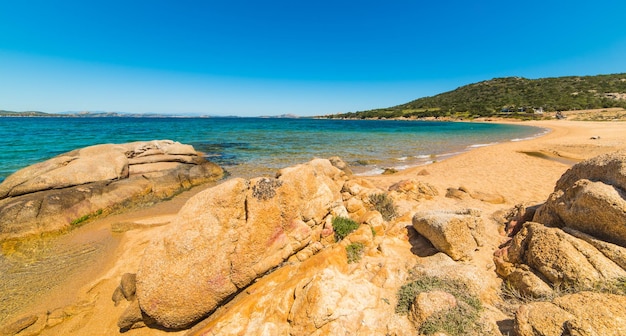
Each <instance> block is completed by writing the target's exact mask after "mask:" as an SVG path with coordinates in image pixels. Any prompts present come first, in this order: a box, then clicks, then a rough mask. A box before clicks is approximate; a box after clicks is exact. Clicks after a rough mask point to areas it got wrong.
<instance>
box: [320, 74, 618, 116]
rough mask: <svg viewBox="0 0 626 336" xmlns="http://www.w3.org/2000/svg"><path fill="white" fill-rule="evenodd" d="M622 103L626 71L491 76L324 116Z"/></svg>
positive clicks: (500, 111) (514, 111)
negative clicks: (383, 105) (437, 91)
mask: <svg viewBox="0 0 626 336" xmlns="http://www.w3.org/2000/svg"><path fill="white" fill-rule="evenodd" d="M610 107H622V108H626V73H621V74H612V75H597V76H570V77H554V78H541V79H526V78H521V77H506V78H494V79H491V80H487V81H483V82H479V83H474V84H469V85H465V86H462V87H459V88H457V89H456V90H453V91H449V92H445V93H441V94H438V95H436V96H432V97H425V98H419V99H416V100H413V101H411V102H408V103H406V104H402V105H397V106H393V107H388V108H380V109H373V110H367V111H358V112H350V113H341V114H334V115H329V116H326V117H328V118H355V119H366V118H368V119H369V118H379V119H380V118H402V117H405V118H427V117H457V118H472V117H490V116H505V117H507V116H508V117H515V116H517V115H528V114H540V113H541V112H544V111H545V112H550V111H570V110H582V109H601V108H610Z"/></svg>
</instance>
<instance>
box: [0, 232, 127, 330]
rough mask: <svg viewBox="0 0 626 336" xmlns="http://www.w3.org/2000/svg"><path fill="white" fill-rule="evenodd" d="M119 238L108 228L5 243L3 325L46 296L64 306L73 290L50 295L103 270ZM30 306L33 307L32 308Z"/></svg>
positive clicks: (0, 285) (0, 270)
mask: <svg viewBox="0 0 626 336" xmlns="http://www.w3.org/2000/svg"><path fill="white" fill-rule="evenodd" d="M117 244H118V239H116V238H115V237H114V236H113V235H111V233H110V231H109V230H108V229H102V230H86V229H83V230H81V229H80V228H79V229H77V230H75V231H73V232H69V233H67V234H64V235H60V236H56V237H47V238H33V239H28V240H22V241H20V242H5V243H3V244H2V257H0V274H2V281H0V325H2V324H3V322H6V321H5V319H7V318H8V317H9V316H15V314H18V315H19V314H21V313H27V312H28V311H29V308H33V309H32V310H35V311H39V310H41V307H31V305H33V304H34V303H36V302H39V301H40V300H42V299H43V298H46V300H45V301H46V302H48V303H49V304H51V305H52V307H62V306H63V305H67V304H70V303H72V302H73V300H75V297H74V296H73V295H75V294H76V292H74V293H64V294H62V295H60V296H59V295H58V294H59V293H56V294H57V296H56V297H50V294H51V293H55V289H57V288H58V287H60V286H64V288H68V287H67V285H68V284H72V287H73V288H76V289H78V288H80V286H83V285H85V284H86V282H85V281H87V279H91V278H93V277H92V276H90V274H91V275H93V274H96V273H98V272H99V271H101V269H102V267H104V264H103V262H104V261H105V260H106V259H107V258H106V257H107V254H109V253H112V252H113V251H114V250H115V247H116V246H117ZM35 308H37V309H35ZM32 310H30V311H32Z"/></svg>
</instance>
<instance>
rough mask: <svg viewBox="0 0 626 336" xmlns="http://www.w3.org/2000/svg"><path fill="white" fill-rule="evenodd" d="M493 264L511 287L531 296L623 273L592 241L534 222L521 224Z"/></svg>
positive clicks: (587, 284) (590, 285)
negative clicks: (503, 251)
mask: <svg viewBox="0 0 626 336" xmlns="http://www.w3.org/2000/svg"><path fill="white" fill-rule="evenodd" d="M605 244H606V243H605ZM612 248H613V249H619V248H620V247H619V246H616V245H613V246H612ZM496 265H497V266H498V273H499V274H500V275H501V276H503V277H504V278H505V279H507V280H508V281H509V283H510V284H511V285H512V286H513V287H515V288H516V289H518V290H519V291H520V292H522V293H523V294H525V295H531V296H544V295H546V294H549V293H550V288H551V287H562V288H575V289H580V288H593V287H594V286H595V285H597V284H599V283H603V282H607V281H613V280H615V279H618V278H621V277H625V276H626V271H625V270H624V269H623V268H622V267H620V265H619V264H617V263H616V262H614V261H612V260H611V259H610V258H609V257H607V255H605V254H603V253H602V252H601V251H599V250H598V249H597V248H596V247H594V246H593V245H592V244H590V243H588V242H586V241H584V240H582V239H579V238H576V237H574V236H572V235H570V234H567V233H565V232H564V231H563V230H561V229H559V228H549V227H546V226H544V225H543V224H540V223H534V222H528V223H526V224H524V227H523V228H522V230H521V231H520V232H519V233H518V234H517V235H516V236H515V237H514V238H513V240H512V242H511V244H510V246H509V247H508V249H507V250H506V251H505V253H502V254H500V255H499V256H498V257H496ZM542 282H545V284H547V285H549V286H546V285H544V284H542Z"/></svg>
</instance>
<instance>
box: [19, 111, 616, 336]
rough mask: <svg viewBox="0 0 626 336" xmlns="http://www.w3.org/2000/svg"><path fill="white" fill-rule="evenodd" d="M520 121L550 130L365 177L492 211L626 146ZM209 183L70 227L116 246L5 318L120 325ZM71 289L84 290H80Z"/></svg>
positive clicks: (594, 128)
mask: <svg viewBox="0 0 626 336" xmlns="http://www.w3.org/2000/svg"><path fill="white" fill-rule="evenodd" d="M523 125H529V126H538V127H543V128H546V129H549V130H550V131H549V132H548V133H547V134H545V135H543V136H541V137H538V138H535V139H528V140H523V141H515V142H506V143H500V144H496V145H491V146H486V147H480V148H476V149H473V150H471V151H469V152H466V153H462V154H460V155H457V156H454V157H451V158H449V159H446V160H444V161H441V162H435V163H433V164H430V165H427V166H420V167H414V168H410V169H407V170H403V171H400V172H398V173H395V174H392V175H380V176H368V177H363V178H364V179H367V180H369V181H371V182H372V183H373V184H375V185H376V186H377V187H379V188H380V189H383V190H387V188H388V187H389V186H391V185H393V184H394V183H396V182H398V181H401V180H406V179H416V180H419V181H423V182H427V183H429V184H431V185H433V186H435V187H436V188H437V189H438V190H439V192H440V193H442V195H443V194H445V193H446V192H447V190H449V189H459V188H461V189H463V190H465V191H467V192H468V193H471V194H474V195H479V196H478V197H468V198H461V199H457V198H443V197H441V198H437V200H436V202H438V203H435V202H434V201H424V202H422V203H420V205H419V208H420V209H421V208H423V209H433V208H436V207H441V208H450V207H453V208H478V209H480V210H482V211H487V212H497V211H500V210H506V209H510V208H511V207H513V206H515V205H516V204H518V203H526V204H532V203H535V204H538V203H542V202H543V201H545V200H546V198H547V197H548V195H549V194H550V193H551V192H552V190H553V188H554V184H555V182H556V180H557V179H558V178H559V177H560V176H561V175H562V174H563V173H564V172H565V171H566V170H567V169H568V168H569V167H570V166H571V165H572V164H574V163H575V162H578V161H581V160H584V159H586V158H590V157H593V156H596V155H599V154H603V153H608V152H612V151H616V150H620V149H626V122H625V121H615V122H586V121H568V120H550V121H531V122H524V123H523ZM208 187H209V186H203V187H198V188H195V189H192V190H190V191H188V192H186V193H183V194H181V195H179V196H178V197H176V198H174V199H173V200H171V201H167V202H163V203H159V204H157V205H155V206H153V207H151V208H149V209H139V210H136V211H132V212H129V213H125V214H121V215H115V216H110V217H107V218H103V219H100V220H97V221H94V222H92V223H89V224H87V225H85V226H83V227H81V228H80V229H78V230H75V231H73V232H71V233H70V234H68V235H67V237H64V238H63V239H64V241H65V242H68V241H71V240H72V239H74V240H78V241H83V242H84V241H86V240H89V239H93V237H101V238H98V239H109V240H110V239H113V240H114V243H112V244H113V245H112V246H113V248H112V249H107V250H106V255H101V256H100V257H98V259H97V261H98V263H97V265H92V266H90V267H89V271H88V272H85V271H83V273H80V274H70V277H72V279H73V280H72V281H69V280H68V281H65V282H62V283H59V284H58V285H57V286H55V287H54V289H53V290H51V291H50V292H49V293H47V294H46V295H43V296H38V297H37V299H36V300H35V301H34V302H32V304H31V305H29V306H28V307H24V308H25V309H20V311H19V312H16V314H15V315H14V316H11V317H10V318H8V319H7V320H10V319H12V318H15V317H17V316H21V315H24V314H27V313H40V312H41V311H48V312H49V313H50V312H53V313H54V312H55V310H58V309H59V307H64V306H68V305H70V306H72V307H74V309H75V310H77V311H80V310H81V309H82V310H84V311H89V313H88V314H84V315H82V316H83V317H82V318H81V319H74V320H72V321H71V322H69V323H63V325H64V326H63V327H62V328H63V329H62V331H66V332H69V331H71V330H80V334H90V333H93V334H105V333H106V332H107V331H111V330H117V327H116V323H117V318H118V317H119V316H120V314H121V313H122V312H123V310H124V308H123V307H115V306H114V305H113V303H112V302H111V293H113V291H114V290H115V288H116V287H117V285H118V284H119V279H120V277H121V275H122V274H124V273H127V272H130V273H132V272H135V271H136V270H137V268H138V264H139V262H140V259H141V255H142V253H143V249H144V248H145V246H146V245H147V244H148V242H149V241H150V238H151V236H154V235H155V234H158V232H159V230H162V229H163V228H164V227H166V224H168V223H169V222H170V221H171V220H172V219H173V218H174V216H175V215H176V213H177V211H178V210H179V209H180V207H182V205H183V204H184V203H185V201H186V200H187V199H189V198H190V197H192V196H193V195H194V194H196V193H198V192H199V191H201V190H204V189H206V188H208ZM479 198H482V201H481V200H479ZM485 200H488V201H485ZM400 206H402V205H401V204H400ZM420 209H412V210H413V211H415V210H420ZM115 227H117V228H119V227H125V228H136V227H140V228H141V229H132V230H127V231H124V230H121V231H124V232H119V233H116V232H112V233H111V228H115ZM103 232H109V233H106V234H103ZM111 236H112V238H111ZM90 237H91V238H90ZM111 250H112V251H111ZM488 256H489V254H487V255H486V257H485V259H486V260H484V262H489V260H487V259H488ZM77 278H79V280H77ZM76 288H81V289H80V290H78V291H77V290H76ZM67 293H73V295H68V294H67ZM46 332H53V333H54V332H59V330H55V329H46V330H44V332H43V333H42V334H46ZM155 333H157V334H158V333H165V332H162V331H158V330H153V329H146V328H142V329H136V330H131V331H129V332H128V333H127V335H148V334H150V335H154V334H155ZM181 333H182V332H181ZM168 334H172V333H168ZM174 334H177V333H174Z"/></svg>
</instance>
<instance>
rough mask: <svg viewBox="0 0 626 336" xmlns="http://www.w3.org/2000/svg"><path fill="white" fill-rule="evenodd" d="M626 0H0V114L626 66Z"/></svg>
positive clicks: (273, 100)
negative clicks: (0, 112)
mask: <svg viewBox="0 0 626 336" xmlns="http://www.w3.org/2000/svg"><path fill="white" fill-rule="evenodd" d="M625 14H626V1H624V0H609V1H607V0H597V1H576V0H574V1H550V0H542V1H535V0H530V1H516V2H510V1H502V0H499V1H479V0H477V1H446V0H441V1H433V0H431V1H416V0H413V1H410V0H406V1H404V0H403V1H394V0H389V1H369V0H360V1H337V0H335V1H327V0H316V1H294V0H290V1H240V0H222V1H211V0H207V1H199V0H198V1H191V0H177V1H174V0H171V1H159V0H151V1H144V0H136V1H133V0H124V1H118V0H107V1H103V0H100V1H86V0H81V1H66V0H54V1H51V0H20V1H11V0H0V109H5V110H13V111H24V110H39V111H45V112H61V111H81V110H91V111H124V112H139V113H144V112H157V113H181V114H182V113H193V114H210V115H242V116H243V115H253V116H258V115H277V114H283V113H294V114H298V115H303V116H307V115H321V114H329V113H337V112H350V111H356V110H365V109H370V108H377V107H388V106H392V105H397V104H401V103H405V102H408V101H410V100H413V99H416V98H420V97H424V96H431V95H435V94H438V93H441V92H445V91H449V90H453V89H455V88H457V87H459V86H462V85H465V84H469V83H472V82H477V81H481V80H486V79H491V78H493V77H504V76H522V77H527V78H539V77H554V76H568V75H596V74H607V73H620V72H626V25H625V20H624V15H625Z"/></svg>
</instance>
